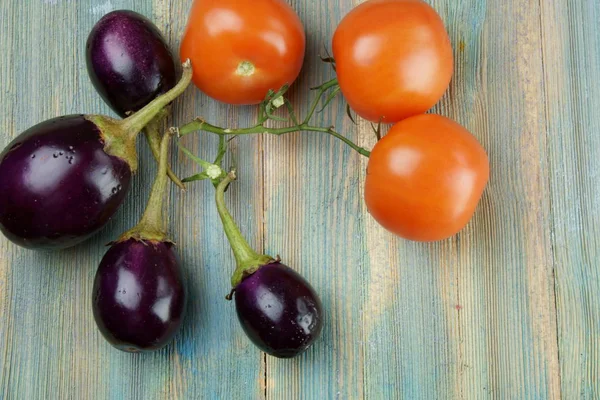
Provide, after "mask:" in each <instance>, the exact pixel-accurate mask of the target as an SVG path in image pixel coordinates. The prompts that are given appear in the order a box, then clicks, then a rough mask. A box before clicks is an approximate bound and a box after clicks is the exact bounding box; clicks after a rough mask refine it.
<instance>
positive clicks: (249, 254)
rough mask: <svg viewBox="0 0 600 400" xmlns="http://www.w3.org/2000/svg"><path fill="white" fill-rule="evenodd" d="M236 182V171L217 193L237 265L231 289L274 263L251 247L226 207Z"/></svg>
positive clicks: (218, 204)
mask: <svg viewBox="0 0 600 400" xmlns="http://www.w3.org/2000/svg"><path fill="white" fill-rule="evenodd" d="M234 180H236V174H235V170H232V171H231V172H229V173H228V174H227V176H226V177H225V178H224V179H223V180H222V181H221V182H220V183H219V185H217V190H216V191H215V202H216V204H217V211H218V212H219V217H221V222H222V223H223V230H224V231H225V235H226V236H227V240H228V241H229V245H230V246H231V250H232V252H233V256H234V257H235V261H236V265H237V267H236V269H235V271H234V273H233V275H232V277H231V287H233V288H235V287H236V286H237V285H239V283H240V282H241V281H242V279H244V277H246V276H248V275H251V274H253V273H254V272H256V270H258V269H259V268H260V267H262V266H263V265H267V264H269V263H271V262H273V257H269V256H267V255H264V254H263V255H261V254H258V253H257V252H256V251H254V249H253V248H252V247H250V245H249V244H248V242H247V241H246V239H245V238H244V236H243V235H242V233H241V232H240V228H239V227H238V226H237V224H236V223H235V221H234V219H233V217H232V216H231V214H230V213H229V210H228V209H227V206H226V205H225V189H227V186H228V185H229V184H230V183H231V182H233V181H234Z"/></svg>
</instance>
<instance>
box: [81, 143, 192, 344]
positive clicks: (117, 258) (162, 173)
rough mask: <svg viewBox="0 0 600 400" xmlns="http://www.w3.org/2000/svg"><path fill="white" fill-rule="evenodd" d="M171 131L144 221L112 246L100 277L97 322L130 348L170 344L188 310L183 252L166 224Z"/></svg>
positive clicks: (108, 337)
mask: <svg viewBox="0 0 600 400" xmlns="http://www.w3.org/2000/svg"><path fill="white" fill-rule="evenodd" d="M169 136H170V134H166V135H165V137H164V139H163V140H162V144H161V151H160V156H161V157H160V164H159V171H158V174H157V177H156V181H155V183H154V186H153V188H152V194H151V195H150V199H149V201H148V206H147V208H146V211H145V212H144V215H143V216H142V219H141V220H140V223H139V224H138V225H137V226H136V227H135V228H133V229H131V230H130V231H128V232H126V233H125V234H123V236H121V238H119V239H118V240H117V241H116V242H115V243H114V244H113V245H112V246H111V248H110V249H109V250H108V252H107V253H106V254H105V256H104V257H103V258H102V262H101V263H100V267H99V268H98V271H97V272H96V277H95V279H94V287H93V297H92V309H93V312H94V319H95V320H96V324H97V325H98V328H99V329H100V332H101V333H102V335H103V336H104V337H105V338H106V340H108V342H109V343H110V344H112V345H113V346H114V347H116V348H117V349H119V350H123V351H126V352H138V351H151V350H157V349H160V348H161V347H163V346H165V345H166V344H168V343H169V342H170V341H171V339H172V338H173V336H174V335H175V334H176V333H177V331H178V330H179V327H180V326H181V323H182V321H183V317H184V313H185V305H186V288H185V285H184V283H183V277H182V274H181V269H180V266H179V258H178V257H177V254H176V252H175V250H174V245H173V242H171V241H170V240H169V239H168V238H167V235H166V232H165V229H164V226H163V213H162V208H163V198H164V194H165V191H166V186H167V175H166V172H167V154H168V145H169V143H170V141H169Z"/></svg>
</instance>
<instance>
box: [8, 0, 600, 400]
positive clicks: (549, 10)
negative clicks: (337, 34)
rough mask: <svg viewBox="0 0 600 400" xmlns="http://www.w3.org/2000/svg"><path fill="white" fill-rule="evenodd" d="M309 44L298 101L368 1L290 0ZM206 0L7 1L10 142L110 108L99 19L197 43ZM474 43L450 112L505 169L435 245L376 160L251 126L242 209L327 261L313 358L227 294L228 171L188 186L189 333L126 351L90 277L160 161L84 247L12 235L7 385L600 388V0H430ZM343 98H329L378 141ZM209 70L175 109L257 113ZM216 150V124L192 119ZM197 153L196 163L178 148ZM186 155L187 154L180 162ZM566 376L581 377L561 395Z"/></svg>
mask: <svg viewBox="0 0 600 400" xmlns="http://www.w3.org/2000/svg"><path fill="white" fill-rule="evenodd" d="M290 3H291V4H292V5H293V7H294V8H295V9H296V10H297V11H298V13H299V14H300V16H301V18H302V19H303V21H304V22H305V25H306V28H307V32H308V52H307V60H306V63H305V68H304V71H303V73H302V75H301V77H300V80H299V83H298V84H297V85H296V86H295V88H294V89H293V90H292V92H291V93H292V94H291V98H292V102H293V103H294V104H295V105H296V110H297V111H298V112H299V113H300V114H303V113H304V112H305V111H306V104H307V103H308V99H309V96H310V94H309V91H308V90H307V88H308V87H310V86H313V85H315V84H318V83H321V82H323V81H325V80H326V79H329V78H331V77H333V72H332V71H331V69H330V68H329V67H328V66H327V65H324V64H323V63H321V62H320V61H319V59H318V57H317V55H318V54H319V53H322V52H323V50H322V49H323V46H324V45H327V46H329V45H330V38H331V36H332V34H333V31H334V29H335V26H336V25H337V22H338V21H339V20H340V19H341V18H342V16H343V15H344V14H345V13H347V12H348V11H350V10H351V8H352V7H353V6H355V5H356V4H358V3H360V1H357V0H328V1H321V2H313V1H305V0H290ZM190 4H191V0H153V1H144V2H140V1H134V0H106V1H95V0H79V1H73V0H31V1H26V2H10V1H2V2H0V52H1V54H2V55H3V60H4V61H3V62H1V63H0V147H4V146H5V145H6V144H7V143H8V142H9V141H10V140H11V138H12V137H14V136H15V135H16V134H18V133H19V132H21V131H22V130H24V129H26V128H27V127H29V126H31V125H33V124H35V123H37V122H39V121H41V120H44V119H47V118H50V117H54V116H57V115H61V114H70V113H80V112H88V113H91V112H93V113H99V112H101V113H106V114H110V110H109V109H108V107H106V106H105V105H104V104H103V103H102V101H101V100H100V98H99V96H97V95H96V94H95V92H94V90H93V88H92V86H91V84H90V83H89V80H88V77H87V73H86V71H85V60H84V49H85V40H86V37H87V32H88V31H89V30H90V28H91V27H92V26H93V24H94V23H95V21H96V20H97V19H99V18H100V17H101V16H102V15H103V14H104V13H106V12H108V11H110V10H112V9H118V8H130V9H134V10H136V11H138V12H141V13H142V14H145V15H147V16H149V17H151V18H153V20H154V21H155V22H156V23H157V25H158V26H159V27H160V28H161V29H162V30H163V32H165V34H166V36H167V38H168V40H169V42H170V44H171V45H172V47H173V49H174V50H175V51H176V50H177V48H178V43H179V38H180V37H181V35H182V33H183V30H184V27H185V24H186V13H187V10H188V8H189V6H190ZM430 4H432V5H433V6H434V7H435V8H436V9H437V10H438V11H439V12H440V14H441V16H442V18H443V19H444V21H445V23H446V26H447V28H448V31H449V34H450V36H451V39H452V42H453V45H454V49H455V59H456V61H455V77H454V79H453V82H452V84H451V87H450V90H449V92H448V94H447V95H446V96H445V97H444V99H443V100H442V101H441V103H440V104H439V105H438V106H436V107H435V109H434V111H435V112H439V113H441V114H444V115H447V116H449V117H451V118H454V119H456V120H457V121H458V122H460V123H461V124H463V125H464V126H466V127H467V128H468V129H469V130H471V131H472V132H473V133H474V134H475V136H477V137H478V138H479V140H480V141H481V142H482V144H483V145H484V147H486V149H488V151H489V155H490V160H491V166H492V177H491V181H490V185H489V187H488V190H487V191H486V193H485V195H484V198H483V201H482V204H481V206H480V207H479V210H478V212H477V214H476V216H475V218H474V220H473V221H472V223H471V224H469V226H468V227H467V228H466V229H465V230H464V231H463V232H461V234H459V235H458V236H457V237H455V238H453V239H450V240H448V241H445V242H441V243H436V244H416V243H410V242H406V241H403V240H400V239H397V238H395V237H393V236H392V235H390V234H388V233H386V232H385V231H383V230H382V229H381V228H380V227H379V226H378V225H377V224H376V223H375V222H374V221H373V220H372V219H371V218H370V216H369V215H368V213H367V210H366V208H365V206H364V203H363V201H362V195H363V189H362V182H363V181H364V176H365V167H366V160H365V159H361V158H360V157H359V156H358V155H356V154H354V153H353V152H352V151H351V150H349V149H347V148H345V147H343V145H342V144H340V143H338V142H336V141H334V140H333V139H331V138H329V137H324V136H320V135H319V134H316V133H304V134H293V135H290V136H286V137H246V138H240V139H238V141H237V144H236V145H235V146H234V153H235V157H236V160H237V162H238V164H239V165H240V179H239V181H238V182H236V183H235V184H234V185H232V187H231V190H230V192H228V202H229V204H230V206H231V207H232V213H233V214H234V216H235V217H236V219H237V220H238V221H239V222H240V225H241V229H242V231H243V232H244V233H245V234H246V235H247V236H248V237H249V239H250V241H251V243H252V244H253V245H254V246H256V248H257V249H259V250H262V249H264V251H265V252H267V253H270V254H273V255H276V254H280V255H281V257H282V258H283V260H284V261H285V262H286V263H287V264H288V265H290V266H292V267H293V268H295V269H296V270H298V271H299V272H301V273H302V274H303V275H304V276H305V277H306V278H307V279H308V280H310V281H311V282H312V283H313V285H314V286H315V288H316V289H317V291H318V292H319V293H320V294H321V297H322V300H323V303H324V306H325V309H326V311H327V317H326V326H325V329H324V332H323V337H322V339H321V340H320V341H319V342H317V343H316V344H315V346H314V347H313V348H312V349H311V350H310V351H308V352H307V353H306V354H304V355H302V356H301V357H299V358H298V359H295V360H277V359H273V358H271V357H265V356H264V355H263V354H261V353H260V352H259V351H257V349H256V348H254V347H253V346H252V345H251V344H250V342H249V341H248V339H247V338H246V337H245V336H244V334H243V333H242V332H241V330H240V329H239V326H238V323H237V320H236V317H235V312H234V308H233V306H232V304H230V303H228V302H226V301H224V299H223V297H224V295H225V294H226V293H227V290H228V287H229V286H228V285H229V284H228V277H229V274H230V272H231V269H232V268H233V265H234V262H233V258H232V256H231V254H230V251H229V248H228V246H227V244H226V242H225V237H224V235H223V233H222V231H221V229H220V222H219V220H218V217H217V214H216V211H215V209H214V206H213V201H212V195H213V189H212V188H211V187H210V185H208V184H197V185H191V186H190V187H189V190H188V192H187V193H186V194H181V193H179V192H178V191H177V190H176V189H175V188H173V190H172V192H171V195H170V218H171V232H172V234H173V236H174V239H175V240H176V241H177V243H178V245H179V251H180V254H181V258H182V260H183V263H184V265H185V273H186V277H187V280H188V282H189V283H190V306H189V308H188V318H187V319H186V322H185V324H184V327H183V329H182V332H181V333H180V334H179V335H178V336H177V338H176V339H175V342H174V343H173V344H172V345H171V346H168V347H167V348H166V349H164V350H163V351H160V352H157V353H155V354H149V355H129V354H124V353H120V352H118V351H116V350H113V349H112V348H111V347H110V346H109V345H108V344H107V343H106V342H105V341H104V340H103V339H102V337H101V336H100V334H99V333H98V332H97V329H96V326H95V323H94V321H93V318H92V315H91V309H90V308H91V307H90V293H91V284H92V279H93V276H94V273H95V268H96V265H97V264H98V262H99V260H100V259H101V257H102V255H103V253H104V252H105V247H104V246H103V245H104V243H107V242H109V241H110V240H112V239H114V238H115V237H116V236H117V235H118V234H119V233H121V232H122V231H124V230H126V229H127V228H129V227H130V226H131V225H132V224H134V223H135V221H136V220H137V218H138V217H139V215H140V214H141V212H142V209H143V206H144V203H145V199H146V197H147V195H148V190H149V187H150V185H151V182H152V179H153V177H154V173H155V171H156V169H155V166H154V162H153V161H152V158H151V156H150V152H149V151H148V150H147V149H146V147H145V145H142V143H143V139H142V140H140V142H141V145H140V160H141V169H140V173H139V174H138V176H136V178H135V182H134V187H133V190H132V192H131V194H130V196H129V199H128V201H127V203H126V204H125V206H124V207H123V209H122V210H121V212H120V213H119V215H118V216H117V218H115V220H114V221H113V222H111V223H110V224H109V226H108V227H107V228H106V229H105V230H103V232H101V234H100V235H98V236H97V237H96V238H94V239H92V240H91V241H89V242H88V243H86V244H84V245H81V246H79V247H77V248H75V249H72V250H67V251H64V252H60V253H53V254H46V253H35V252H27V251H24V250H22V249H20V248H17V247H16V246H13V245H12V244H10V243H9V242H8V241H7V240H5V239H4V238H0V399H47V398H57V399H82V398H94V399H96V398H98V399H198V398H207V399H213V398H214V399H220V398H234V399H238V398H239V399H246V398H252V399H254V398H273V399H297V398H306V399H336V398H339V399H354V398H369V399H379V398H405V399H437V398H456V399H460V398H477V399H479V398H501V399H550V398H551V399H555V398H560V397H562V398H564V399H569V400H570V399H579V398H582V399H593V398H597V397H598V396H600V393H599V390H600V388H599V385H600V381H599V379H598V376H599V375H600V374H599V371H598V365H600V325H599V324H598V321H600V307H599V306H598V305H599V304H600V299H599V296H600V294H599V293H600V276H599V272H598V271H599V269H598V265H600V255H599V252H598V249H599V248H600V232H599V230H598V226H600V214H599V213H598V212H597V210H598V208H599V206H600V203H599V202H600V196H598V193H597V190H596V189H595V188H596V187H597V186H598V185H599V184H600V182H599V179H600V175H598V173H597V171H598V170H599V168H600V166H599V165H598V163H599V161H598V160H599V159H600V157H599V156H600V155H599V154H597V153H598V151H599V150H598V149H599V148H600V146H599V145H600V143H598V140H599V139H598V135H597V132H598V130H599V129H598V123H597V121H596V118H594V115H595V114H594V111H595V110H596V109H598V108H599V107H598V98H600V93H597V91H598V87H597V86H598V85H597V84H596V81H597V80H598V79H599V78H600V67H599V65H600V64H599V63H598V61H599V58H598V57H599V55H600V36H599V34H598V33H597V32H596V30H595V26H596V25H597V24H596V23H595V21H597V20H598V17H599V15H598V13H599V12H598V9H597V7H594V2H593V1H583V2H579V3H577V4H575V3H573V4H571V3H560V2H552V1H549V0H542V1H540V2H523V1H518V0H508V1H504V2H494V3H493V4H492V2H489V1H481V0H464V1H461V2H455V1H450V0H431V1H430ZM344 107H345V105H344V102H343V101H342V99H341V98H340V99H338V100H337V101H336V102H335V103H334V104H333V106H332V107H331V109H329V110H327V111H325V112H323V113H322V114H319V115H318V116H317V117H316V120H317V122H319V123H322V124H323V125H329V124H330V123H331V122H332V121H333V122H334V123H335V124H336V126H337V127H338V129H339V130H340V131H341V132H344V133H345V134H347V135H348V136H349V137H352V138H353V139H354V140H356V141H358V142H359V143H361V144H362V145H364V146H372V145H374V135H373V134H372V133H371V131H370V129H371V128H370V126H369V125H368V124H367V123H365V122H361V121H359V124H358V126H355V125H353V124H352V123H350V122H349V121H348V119H347V118H346V116H345V110H344ZM254 113H255V110H254V109H253V108H246V107H242V108H231V107H227V106H224V105H220V104H217V103H216V102H214V101H212V100H210V99H208V98H206V97H205V96H203V95H201V94H200V93H199V92H198V91H197V90H196V89H193V88H190V89H189V90H188V91H187V92H186V94H185V95H184V96H183V97H182V98H181V99H179V100H178V101H177V102H176V103H175V106H174V117H173V119H172V120H171V122H170V123H171V124H175V125H177V124H180V123H183V122H185V121H188V120H190V119H191V118H193V117H194V116H199V115H201V116H205V117H207V118H208V119H210V120H211V121H214V122H217V123H220V124H223V125H229V126H247V125H248V124H249V123H250V122H251V121H252V120H253V119H254V117H255V115H254ZM185 143H186V145H188V146H189V147H190V148H192V149H193V150H194V151H195V152H197V153H198V154H200V155H201V156H204V157H206V158H210V156H211V155H212V154H213V153H214V147H215V146H216V140H215V138H214V137H211V136H209V135H199V136H197V137H194V138H186V139H185ZM173 158H174V161H175V163H174V164H175V165H177V168H176V169H177V170H178V172H180V173H181V174H182V175H184V176H187V175H189V174H192V173H194V172H196V169H195V168H194V166H193V165H192V164H191V163H190V162H189V161H187V160H186V159H185V158H184V157H182V156H181V155H178V154H174V155H173ZM177 161H178V162H177ZM561 395H562V396H561Z"/></svg>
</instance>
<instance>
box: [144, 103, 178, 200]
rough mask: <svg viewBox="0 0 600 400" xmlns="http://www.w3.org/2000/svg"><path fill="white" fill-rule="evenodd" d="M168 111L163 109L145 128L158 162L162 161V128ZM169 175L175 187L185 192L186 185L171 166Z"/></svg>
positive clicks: (147, 138)
mask: <svg viewBox="0 0 600 400" xmlns="http://www.w3.org/2000/svg"><path fill="white" fill-rule="evenodd" d="M166 110H167V109H166V108H165V109H163V111H162V112H160V113H159V114H158V115H157V116H156V117H155V118H154V119H153V120H152V121H150V123H149V124H148V125H146V128H144V134H145V135H146V140H147V141H148V144H149V146H150V150H151V151H152V155H153V156H154V159H155V160H156V161H159V160H160V142H161V136H160V127H161V126H162V125H163V120H164V119H165V118H166V117H167V114H168V112H167V111H166ZM167 175H168V176H169V178H170V179H171V181H173V183H174V184H175V185H177V186H178V187H179V188H180V189H181V190H184V191H185V184H184V183H183V182H181V180H180V179H179V177H177V175H175V173H174V172H173V170H172V169H171V167H170V166H168V167H167Z"/></svg>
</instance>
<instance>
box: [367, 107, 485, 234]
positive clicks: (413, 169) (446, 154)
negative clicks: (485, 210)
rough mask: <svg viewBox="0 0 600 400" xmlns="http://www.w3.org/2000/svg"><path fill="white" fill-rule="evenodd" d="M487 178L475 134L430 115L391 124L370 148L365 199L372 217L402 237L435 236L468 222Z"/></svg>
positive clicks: (450, 231) (450, 121)
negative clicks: (388, 129) (390, 127)
mask: <svg viewBox="0 0 600 400" xmlns="http://www.w3.org/2000/svg"><path fill="white" fill-rule="evenodd" d="M488 178H489V161H488V157H487V154H486V152H485V150H484V149H483V147H481V145H480V144H479V142H478V141H477V139H475V137H474V136H473V135H471V134H470V133H469V132H468V131H467V130H466V129H465V128H463V127H462V126H460V125H458V124H457V123H456V122H454V121H452V120H450V119H448V118H445V117H442V116H439V115H433V114H423V115H418V116H416V117H411V118H407V119H405V120H404V121H401V122H399V123H397V124H396V125H394V126H393V127H392V129H391V130H390V131H389V133H388V134H387V135H386V136H385V137H384V138H383V139H381V140H380V141H379V142H378V143H377V144H376V145H375V148H374V149H373V151H372V152H371V157H370V159H369V165H368V167H367V178H366V182H365V201H366V204H367V208H368V210H369V212H370V213H371V215H372V216H373V218H375V219H376V220H377V222H379V224H381V225H382V226H383V227H384V228H386V229H388V230H389V231H391V232H393V233H395V234H396V235H398V236H401V237H403V238H405V239H410V240H416V241H436V240H442V239H446V238H448V237H450V236H453V235H455V234H456V233H458V231H460V230H461V229H462V228H464V226H465V225H466V224H467V223H468V222H469V220H470V219H471V217H472V216H473V213H474V212H475V208H476V207H477V204H478V203H479V200H480V199H481V195H482V193H483V190H484V189H485V186H486V184H487V182H488Z"/></svg>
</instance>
